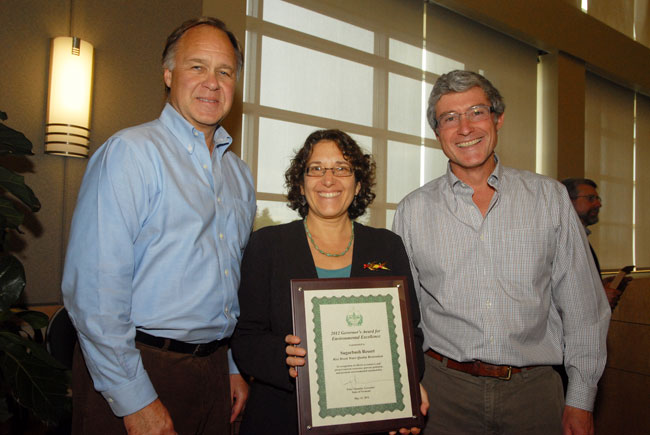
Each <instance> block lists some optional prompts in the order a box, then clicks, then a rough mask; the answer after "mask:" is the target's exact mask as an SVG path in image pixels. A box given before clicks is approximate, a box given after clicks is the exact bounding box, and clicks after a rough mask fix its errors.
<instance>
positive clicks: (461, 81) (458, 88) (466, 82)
mask: <svg viewBox="0 0 650 435" xmlns="http://www.w3.org/2000/svg"><path fill="white" fill-rule="evenodd" d="M476 86H478V87H480V88H481V89H483V92H485V95H486V96H487V97H488V99H489V100H490V104H491V105H492V109H493V112H494V113H495V114H496V115H497V116H498V115H501V114H502V113H503V112H505V110H506V104H505V103H504V102H503V97H502V96H501V94H500V93H499V91H498V89H497V88H495V87H494V86H493V85H492V83H490V81H489V80H488V79H486V78H485V77H483V76H482V75H481V74H477V73H475V72H472V71H462V70H454V71H450V72H448V73H446V74H443V75H441V76H440V77H438V80H437V81H436V84H435V85H434V86H433V90H432V91H431V95H430V96H429V107H428V108H427V120H428V121H429V125H430V126H431V128H432V129H433V130H434V131H436V129H437V128H438V121H437V114H436V104H438V101H439V100H440V98H442V96H443V95H446V94H449V93H451V92H465V91H467V90H469V89H471V88H474V87H476Z"/></svg>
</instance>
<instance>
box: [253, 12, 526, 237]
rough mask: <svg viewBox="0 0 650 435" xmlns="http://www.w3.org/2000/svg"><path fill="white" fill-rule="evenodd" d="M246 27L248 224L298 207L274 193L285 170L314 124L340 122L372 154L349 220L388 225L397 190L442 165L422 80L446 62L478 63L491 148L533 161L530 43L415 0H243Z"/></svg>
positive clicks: (282, 217) (429, 80) (278, 218)
mask: <svg viewBox="0 0 650 435" xmlns="http://www.w3.org/2000/svg"><path fill="white" fill-rule="evenodd" d="M369 5H372V7H371V8H368V6H369ZM246 28H247V32H246V66H245V74H244V77H245V82H244V122H243V135H242V138H243V140H242V144H243V145H242V150H243V156H244V159H245V160H246V161H247V163H248V164H249V165H250V167H251V169H252V171H253V174H254V178H255V180H256V190H257V192H258V193H257V196H258V219H257V221H256V228H259V227H261V226H264V225H267V224H274V223H281V222H288V221H291V220H293V219H297V218H298V217H299V216H298V214H297V213H295V212H293V211H292V210H290V209H288V208H287V207H286V205H285V201H286V200H285V197H284V193H285V188H284V185H283V184H284V172H285V170H286V169H287V167H288V165H289V160H290V158H291V157H292V156H293V153H294V152H295V150H297V149H298V148H299V147H300V146H301V145H302V143H303V142H304V140H305V138H306V137H307V136H308V135H309V133H311V132H312V131H314V130H316V129H319V128H339V129H341V130H343V131H345V132H347V133H348V134H350V135H351V136H352V137H353V138H354V139H355V140H357V142H358V143H359V144H360V145H361V146H362V148H364V149H365V150H366V151H367V152H371V153H372V154H373V155H374V158H375V161H376V162H377V185H376V187H375V193H376V195H377V197H376V199H375V202H374V203H373V204H372V206H371V208H370V210H369V212H367V213H366V215H364V216H362V217H361V218H360V219H359V220H360V221H361V222H365V223H368V224H369V225H372V226H376V227H387V228H390V227H391V225H392V219H393V215H394V211H395V208H396V207H397V204H398V203H399V201H400V200H401V199H402V198H403V197H404V196H405V195H406V194H408V193H409V192H411V191H412V190H414V189H416V188H418V187H420V186H421V185H423V184H425V183H426V182H428V181H430V180H432V179H434V178H436V177H438V176H440V175H442V174H444V172H445V171H446V167H447V158H446V157H445V156H444V154H443V153H442V151H441V149H440V145H439V143H438V142H437V141H436V140H435V137H434V134H433V132H432V131H431V128H430V127H429V126H428V123H427V121H426V119H425V117H426V105H427V99H428V96H429V93H430V92H431V89H432V87H433V83H434V82H435V80H436V79H437V78H438V76H439V75H440V74H443V73H445V72H448V71H450V70H452V69H472V70H475V71H479V72H482V73H484V74H485V75H486V76H487V77H488V78H489V79H490V80H492V81H493V83H494V84H495V86H497V88H499V89H500V90H501V91H502V93H503V94H504V97H505V99H506V104H507V107H508V109H507V113H508V116H507V121H506V126H505V127H504V128H503V129H502V132H501V134H500V136H501V137H500V141H499V142H500V144H499V147H498V148H497V150H498V152H499V153H500V155H501V156H502V158H503V159H504V161H505V162H506V163H507V164H509V165H511V166H518V167H522V168H524V169H530V170H534V169H535V122H536V121H535V105H536V56H537V50H535V49H534V48H532V47H529V46H526V45H524V44H522V43H520V42H517V41H514V40H512V39H511V38H508V37H506V36H503V35H501V34H499V33H497V32H494V31H492V30H490V29H487V28H485V27H483V26H481V25H478V24H476V23H474V22H471V21H469V20H467V19H464V18H462V17H460V16H458V15H456V14H454V13H452V12H450V11H447V10H445V9H443V8H441V7H438V6H434V5H430V4H427V3H425V2H424V1H421V0H375V1H373V2H371V3H370V2H357V1H350V2H340V1H334V0H318V1H317V0H302V1H289V0H287V1H283V0H248V3H247V18H246Z"/></svg>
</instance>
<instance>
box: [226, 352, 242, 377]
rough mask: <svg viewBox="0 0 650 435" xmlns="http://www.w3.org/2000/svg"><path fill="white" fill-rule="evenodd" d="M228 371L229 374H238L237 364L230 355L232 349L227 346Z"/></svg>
mask: <svg viewBox="0 0 650 435" xmlns="http://www.w3.org/2000/svg"><path fill="white" fill-rule="evenodd" d="M228 371H229V372H230V374H231V375H238V374H239V368H237V364H235V360H234V359H233V357H232V349H230V348H228Z"/></svg>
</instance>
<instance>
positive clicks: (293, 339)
mask: <svg viewBox="0 0 650 435" xmlns="http://www.w3.org/2000/svg"><path fill="white" fill-rule="evenodd" d="M284 342H285V343H287V344H288V346H287V359H286V362H287V365H288V366H289V376H291V377H292V378H297V377H298V371H297V370H296V367H302V366H304V365H305V355H307V351H306V350H305V349H303V348H302V347H298V345H299V344H300V337H298V336H296V335H291V334H289V335H287V336H286V337H284Z"/></svg>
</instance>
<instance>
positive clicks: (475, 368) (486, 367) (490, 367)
mask: <svg viewBox="0 0 650 435" xmlns="http://www.w3.org/2000/svg"><path fill="white" fill-rule="evenodd" d="M425 353H426V354H427V355H429V356H430V357H431V358H433V359H437V360H438V361H440V362H442V363H443V364H444V361H443V360H444V359H445V358H447V357H446V356H443V355H440V354H439V353H438V352H436V351H434V350H432V349H429V350H427V351H426V352H425ZM446 366H447V367H449V368H450V369H452V370H458V371H459V372H464V373H469V374H470V375H472V376H489V377H491V378H498V379H501V380H504V381H509V380H510V378H511V377H512V375H514V374H515V373H519V372H521V371H522V370H530V369H532V368H535V366H530V367H512V366H497V365H494V364H488V363H484V362H483V361H477V360H475V361H472V362H458V361H454V360H453V359H449V358H447V364H446Z"/></svg>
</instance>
